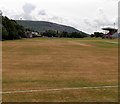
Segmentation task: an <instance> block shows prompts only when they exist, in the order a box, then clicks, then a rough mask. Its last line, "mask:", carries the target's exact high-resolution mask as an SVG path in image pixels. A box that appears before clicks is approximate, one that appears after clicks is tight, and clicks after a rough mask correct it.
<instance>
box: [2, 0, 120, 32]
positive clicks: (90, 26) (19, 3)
mask: <svg viewBox="0 0 120 104" xmlns="http://www.w3.org/2000/svg"><path fill="white" fill-rule="evenodd" d="M118 1H120V0H0V10H1V11H2V12H3V15H4V16H8V17H9V18H10V19H15V20H20V19H22V20H33V21H49V22H54V23H58V24H63V25H68V26H72V27H74V28H76V29H78V30H80V31H83V32H86V33H93V32H95V31H100V32H103V31H102V30H101V28H103V27H107V26H109V27H114V23H115V24H116V25H115V27H116V28H117V24H118Z"/></svg>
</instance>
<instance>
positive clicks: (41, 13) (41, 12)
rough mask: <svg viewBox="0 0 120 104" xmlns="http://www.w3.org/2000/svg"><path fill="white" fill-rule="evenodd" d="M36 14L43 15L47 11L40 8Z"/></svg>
mask: <svg viewBox="0 0 120 104" xmlns="http://www.w3.org/2000/svg"><path fill="white" fill-rule="evenodd" d="M38 15H41V16H45V15H47V13H46V11H45V10H41V11H39V13H38Z"/></svg>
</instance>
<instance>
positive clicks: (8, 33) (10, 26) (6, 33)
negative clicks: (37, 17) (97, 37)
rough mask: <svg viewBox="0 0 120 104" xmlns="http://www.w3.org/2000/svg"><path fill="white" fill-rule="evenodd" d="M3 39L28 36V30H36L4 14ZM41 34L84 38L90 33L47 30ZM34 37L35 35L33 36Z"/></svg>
mask: <svg viewBox="0 0 120 104" xmlns="http://www.w3.org/2000/svg"><path fill="white" fill-rule="evenodd" d="M0 26H1V27H2V40H14V39H21V38H27V37H28V36H27V34H26V32H28V31H29V32H30V33H31V32H33V31H34V30H31V29H25V28H24V27H23V26H22V25H19V24H18V23H17V22H16V21H15V20H11V19H9V18H8V17H6V16H2V24H0ZM41 36H44V37H59V38H62V37H64V38H84V37H87V36H88V34H86V33H83V32H71V33H69V32H67V31H62V32H59V31H55V30H46V31H45V32H42V33H41ZM33 37H34V36H33Z"/></svg>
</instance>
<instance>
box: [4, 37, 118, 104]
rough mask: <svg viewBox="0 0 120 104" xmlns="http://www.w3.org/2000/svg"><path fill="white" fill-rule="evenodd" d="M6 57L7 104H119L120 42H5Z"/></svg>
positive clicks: (46, 40) (92, 40) (5, 85)
mask: <svg viewBox="0 0 120 104" xmlns="http://www.w3.org/2000/svg"><path fill="white" fill-rule="evenodd" d="M2 58H3V102H117V101H118V88H117V87H112V86H117V85H118V42H117V40H102V39H96V40H94V39H87V38H86V39H68V38H63V39H62V38H34V39H23V40H12V41H3V56H2ZM98 86H100V87H99V88H94V87H98ZM102 86H111V87H102ZM84 87H86V88H84ZM64 88H66V89H64ZM72 88H73V89H72ZM77 88H78V89H77ZM46 89H51V90H46ZM55 89H58V90H55ZM29 90H33V91H31V92H30V91H29ZM8 91H10V93H8ZM17 91H18V92H17ZM20 91H23V92H20ZM27 91H28V92H27ZM4 92H7V93H4Z"/></svg>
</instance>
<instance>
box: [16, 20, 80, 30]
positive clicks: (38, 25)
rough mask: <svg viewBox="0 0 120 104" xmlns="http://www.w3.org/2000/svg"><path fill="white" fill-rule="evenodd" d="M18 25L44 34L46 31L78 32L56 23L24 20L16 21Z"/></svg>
mask: <svg viewBox="0 0 120 104" xmlns="http://www.w3.org/2000/svg"><path fill="white" fill-rule="evenodd" d="M16 22H17V23H18V24H20V25H23V26H24V27H25V28H29V29H32V30H35V31H38V32H44V31H46V30H56V31H59V32H61V31H67V32H80V31H79V30H77V29H75V28H73V27H70V26H65V25H60V24H56V23H51V22H46V21H25V20H16Z"/></svg>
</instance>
